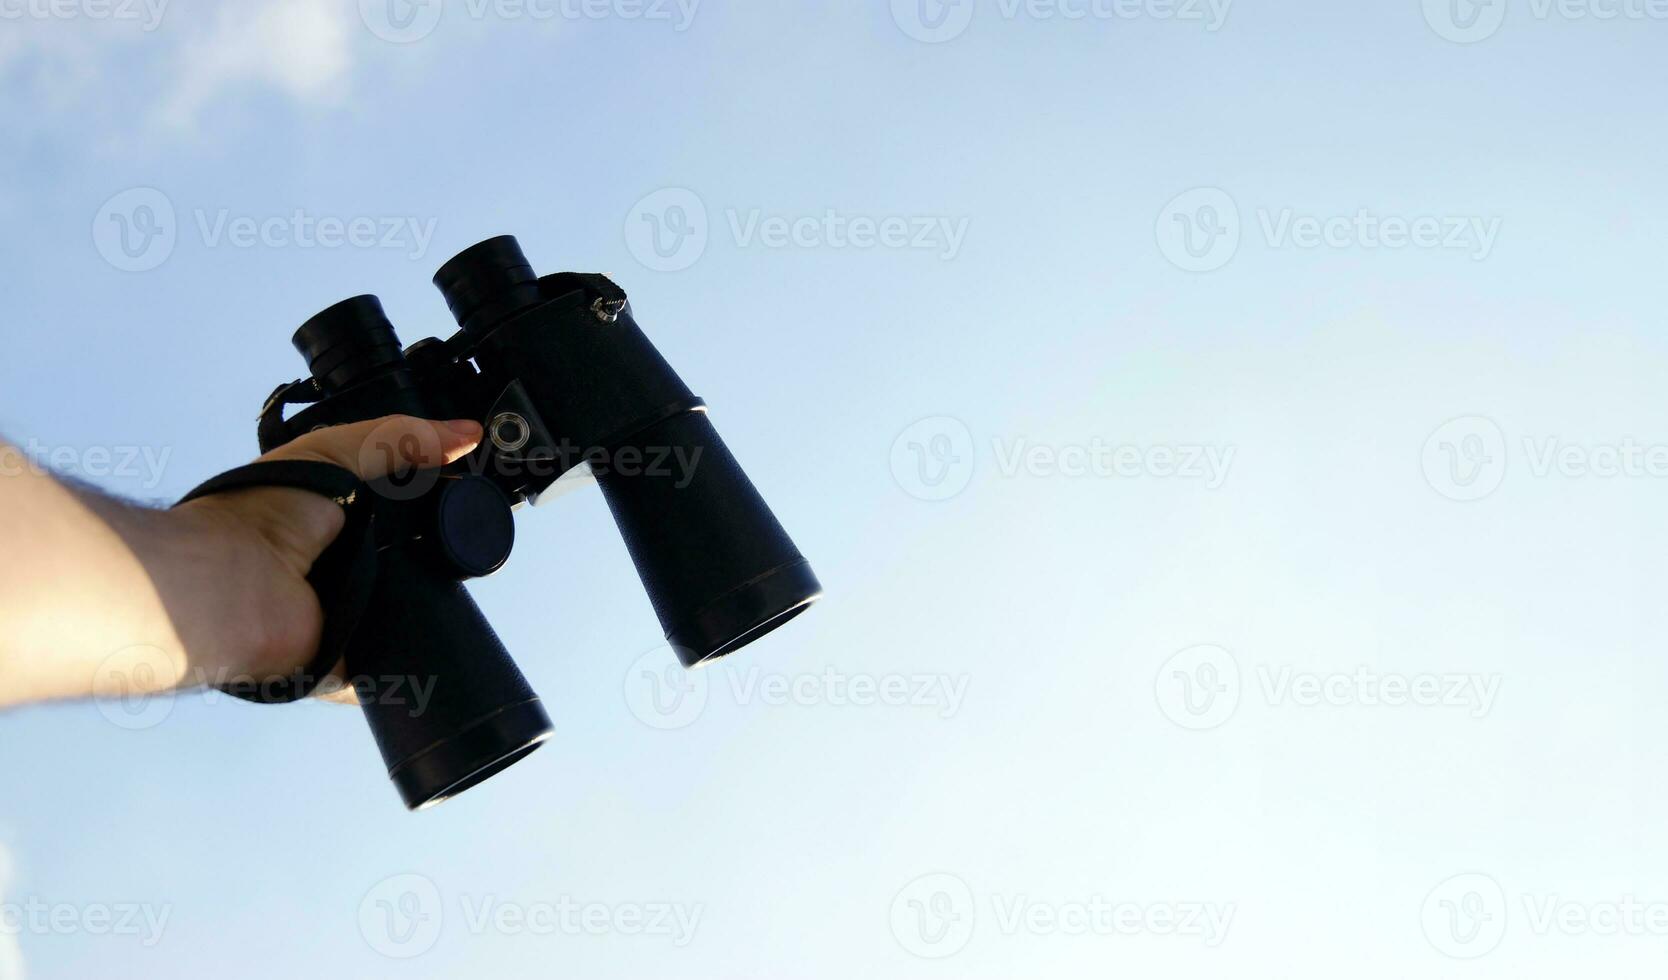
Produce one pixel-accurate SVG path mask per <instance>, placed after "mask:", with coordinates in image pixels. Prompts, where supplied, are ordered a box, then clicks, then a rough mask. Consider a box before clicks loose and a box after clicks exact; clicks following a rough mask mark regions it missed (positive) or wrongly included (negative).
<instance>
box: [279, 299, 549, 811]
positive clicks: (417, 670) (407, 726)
mask: <svg viewBox="0 0 1668 980" xmlns="http://www.w3.org/2000/svg"><path fill="white" fill-rule="evenodd" d="M294 342H295V346H296V348H297V349H298V350H300V351H301V354H302V356H303V357H305V358H307V361H308V365H309V366H310V367H311V369H312V371H313V377H314V379H315V380H316V381H317V382H318V384H319V388H320V390H321V391H322V392H324V393H325V394H326V395H327V396H329V395H337V396H338V397H339V398H340V401H339V402H338V405H339V406H340V408H341V411H340V413H339V414H338V415H337V416H336V417H334V422H336V423H337V424H340V423H345V422H354V421H361V420H364V419H372V418H380V417H382V416H384V415H392V414H407V415H417V416H424V415H427V414H428V413H427V412H426V411H425V410H424V409H425V406H424V404H423V399H422V398H421V396H420V394H419V392H418V389H417V387H416V386H415V384H414V383H413V381H412V379H411V378H410V376H409V372H408V371H407V370H406V368H405V357H404V354H403V353H402V352H401V349H400V344H399V340H398V339H397V337H396V335H395V333H394V327H393V325H392V324H391V323H389V322H388V318H387V317H386V316H385V315H384V314H383V311H382V304H381V303H380V302H378V300H377V299H376V297H374V296H360V297H356V298H354V299H351V300H347V301H345V302H343V303H338V304H337V305H335V306H333V307H331V308H330V309H328V310H325V311H324V312H323V313H320V314H319V315H318V316H316V317H314V318H313V319H311V320H309V321H307V323H306V325H305V326H303V327H302V328H301V329H300V330H299V331H297V332H296V335H295V341H294ZM344 392H346V393H347V394H342V393H344ZM430 475H432V474H430ZM372 486H373V490H377V491H378V492H379V493H383V494H385V495H387V496H388V499H396V498H402V497H407V496H410V495H411V493H412V488H411V487H404V488H400V487H395V486H393V485H392V484H391V483H390V482H388V481H386V480H385V481H376V482H373V484H372ZM460 489H461V490H464V491H465V492H461V493H459V492H452V493H447V492H445V491H448V490H460ZM437 490H438V491H440V492H438V493H437V492H435V491H430V493H431V494H432V495H433V499H434V501H435V503H434V505H433V506H432V507H431V508H430V509H431V511H432V513H433V515H434V517H435V522H438V523H435V522H431V534H430V537H431V538H444V537H446V536H447V535H445V534H444V533H443V532H444V531H446V530H447V529H448V528H456V527H462V528H464V529H465V530H466V532H472V533H469V534H467V537H473V538H477V539H479V538H486V539H498V540H500V541H501V540H502V539H503V538H504V536H505V534H506V533H508V534H510V535H511V536H512V537H513V528H514V524H513V522H510V519H509V503H508V501H503V500H502V499H501V495H500V499H499V504H500V506H501V507H502V518H501V522H500V523H498V524H493V523H491V522H492V519H493V517H494V516H496V512H495V508H494V507H493V500H492V499H491V498H490V497H485V498H483V497H482V496H481V495H482V494H483V493H486V494H497V493H498V492H497V490H496V489H494V488H491V487H490V486H484V485H483V484H481V483H470V484H468V486H467V487H459V486H442V487H438V488H437ZM405 503H406V506H408V508H410V509H412V510H416V509H419V508H420V507H421V502H419V501H407V502H405ZM483 515H484V520H485V521H486V523H481V520H482V516H483ZM505 525H507V529H508V530H507V532H506V526H505ZM373 530H378V529H373ZM383 530H385V529H383ZM454 536H456V535H454ZM468 543H469V542H468V541H467V540H465V542H464V544H465V545H466V546H467V544H468ZM379 545H382V547H380V549H379V551H378V554H377V571H376V578H375V580H374V585H373V586H372V593H371V597H370V600H369V603H368V605H367V606H366V608H365V612H364V614H363V616H362V618H361V619H360V621H359V624H358V626H357V627H356V628H355V629H354V632H353V636H352V638H351V639H350V640H349V643H348V649H347V654H346V660H347V664H346V667H347V673H348V677H349V679H350V681H351V682H352V683H353V685H354V687H355V689H356V691H357V693H358V695H359V702H360V705H361V707H363V709H364V711H365V719H366V721H367V722H369V723H370V727H371V734H372V735H373V736H374V737H375V739H376V742H377V747H378V748H379V749H380V750H381V751H382V758H383V761H384V762H385V763H386V764H387V766H388V775H389V777H390V778H391V779H392V780H393V781H394V785H395V788H396V789H398V790H399V793H400V796H401V798H402V799H404V801H405V804H406V806H407V807H409V808H410V809H413V810H420V809H424V808H426V807H430V806H434V805H435V804H438V803H441V802H443V801H445V800H447V799H449V798H451V797H453V796H456V795H457V794H458V793H461V792H463V791H464V790H466V789H468V788H470V787H471V786H474V785H476V784H477V783H480V782H482V781H484V780H486V779H487V778H489V777H491V776H493V775H495V774H497V773H499V772H501V771H503V770H504V769H506V768H508V767H509V766H511V765H513V764H515V763H516V762H518V761H520V760H521V759H523V758H525V757H526V756H527V755H528V754H529V753H531V752H532V751H533V750H535V749H537V748H538V747H539V746H540V745H542V744H543V743H544V742H545V741H546V740H547V739H549V737H550V735H551V732H552V728H551V725H550V718H549V717H548V716H547V715H546V714H545V711H544V707H543V705H542V704H541V703H540V701H539V698H538V696H537V695H536V694H534V693H533V690H532V688H531V687H529V686H528V684H527V680H526V678H525V677H523V676H522V673H521V670H520V668H518V667H517V666H516V665H515V661H513V660H511V659H510V654H509V651H508V650H506V649H505V648H504V645H503V644H502V643H500V642H499V640H498V635H497V634H496V633H495V632H494V631H493V629H492V626H491V624H489V623H488V622H487V620H486V617H485V616H483V615H482V614H481V611H480V609H479V608H478V607H477V606H476V605H475V602H474V600H473V599H471V598H470V597H469V593H468V592H467V591H465V589H464V587H463V585H462V582H461V575H460V574H459V572H458V570H457V567H456V565H458V564H462V565H468V564H469V563H468V561H463V562H454V563H453V567H448V565H447V563H443V562H439V561H436V560H435V556H434V555H433V554H432V553H427V552H424V551H423V550H421V549H420V548H419V547H418V546H417V545H416V544H415V543H413V542H411V541H407V540H399V539H398V537H397V536H393V539H392V540H388V541H379ZM501 550H502V551H503V552H504V553H506V554H507V551H508V543H507V542H505V543H503V544H502V545H501ZM499 563H501V560H500V562H499ZM495 567H496V566H495V565H493V566H491V567H486V566H482V567H478V568H476V569H473V570H472V572H471V573H472V574H485V573H486V572H487V571H490V570H493V569H494V568H495Z"/></svg>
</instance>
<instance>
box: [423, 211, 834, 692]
mask: <svg viewBox="0 0 1668 980" xmlns="http://www.w3.org/2000/svg"><path fill="white" fill-rule="evenodd" d="M560 278H561V277H551V280H550V281H551V282H552V286H553V288H550V289H544V290H541V289H539V288H537V287H538V283H539V280H536V279H535V278H533V271H532V265H531V264H530V263H529V262H528V261H527V259H526V257H525V256H524V255H522V252H521V248H520V246H519V245H517V244H516V240H515V239H514V238H511V237H508V236H504V237H500V238H493V239H489V240H488V241H485V242H482V243H480V244H479V245H476V246H475V247H473V248H471V249H469V250H467V251H465V252H463V253H462V254H460V255H459V256H457V257H456V258H454V259H453V260H452V261H450V262H448V263H447V264H446V265H445V266H443V267H442V268H441V270H440V272H439V274H437V275H436V276H435V283H436V285H438V286H439V287H440V289H441V292H442V293H443V294H444V295H445V297H446V301H447V305H448V306H450V307H451V309H452V311H453V314H454V316H455V317H456V318H457V320H458V324H459V326H461V327H462V328H463V329H464V331H465V332H466V333H469V334H471V335H472V336H473V337H474V338H475V359H476V361H477V362H478V363H479V364H480V366H481V369H482V371H483V372H486V373H488V374H491V375H494V376H495V382H505V383H507V381H508V380H510V379H517V380H520V381H521V383H522V384H523V385H524V386H525V388H526V390H527V391H528V393H529V394H530V395H531V397H532V399H533V402H534V403H535V404H536V405H537V406H538V409H539V412H540V414H541V415H542V416H543V418H544V419H545V421H546V423H547V424H549V425H550V426H551V427H553V428H554V429H556V430H557V431H556V432H555V433H554V434H555V436H556V437H557V439H558V441H559V442H560V443H561V444H563V445H564V446H566V447H568V448H569V449H570V450H573V451H574V452H576V453H577V454H578V455H582V456H583V457H584V458H585V459H587V460H588V461H589V462H590V464H591V468H592V471H593V473H595V475H596V477H597V482H598V483H599V484H600V485H601V486H602V491H603V494H604V496H605V497H606V498H607V500H608V506H609V509H610V510H611V511H612V512H613V515H614V521H615V523H616V524H617V525H618V526H619V528H620V534H621V536H622V537H624V538H625V542H626V547H627V548H628V549H629V551H630V552H631V558H632V562H633V563H634V564H635V565H636V566H637V574H638V577H639V578H640V579H642V582H643V588H644V589H645V590H646V591H647V592H648V594H649V600H650V602H651V604H652V605H653V606H654V610H655V613H656V615H657V616H658V617H659V619H660V624H661V627H662V628H663V630H664V631H665V635H666V639H667V641H668V642H669V643H670V644H671V645H672V647H673V648H674V649H675V650H676V651H677V654H678V657H679V658H680V659H681V660H682V661H683V663H684V665H685V666H691V667H692V666H695V665H696V664H700V663H704V662H706V661H709V660H713V659H715V658H717V657H721V656H723V655H725V654H728V653H731V652H734V651H735V650H738V649H740V648H741V647H743V646H745V645H746V644H748V643H750V642H752V641H753V640H754V639H757V638H758V637H760V636H763V635H764V634H765V633H768V632H770V631H771V630H772V629H774V628H776V627H777V626H780V625H781V624H783V623H785V622H787V621H788V620H789V619H792V618H793V617H794V616H795V615H797V614H798V613H800V612H802V611H804V610H805V608H806V607H808V606H809V605H810V604H811V603H812V602H814V601H816V600H817V599H818V598H819V597H820V596H821V594H822V587H821V585H820V584H819V583H818V582H817V578H816V575H815V574H814V573H813V572H812V571H811V566H810V564H809V563H808V562H807V561H806V560H805V557H804V556H803V555H801V554H800V553H799V549H798V548H797V547H795V546H794V543H793V540H792V539H791V538H789V537H788V535H787V532H786V531H784V530H783V529H782V525H781V524H780V523H779V522H778V521H777V520H776V517H775V515H774V514H772V513H771V510H770V507H769V506H768V505H766V504H765V502H764V498H763V497H761V496H760V495H759V492H758V491H757V490H755V489H754V487H753V484H752V483H751V482H750V481H749V480H748V479H747V474H746V473H744V472H742V469H741V466H740V465H739V464H738V463H737V462H736V460H735V457H734V456H733V455H731V453H730V450H729V448H728V447H726V446H725V445H724V442H723V440H722V439H720V438H719V436H718V432H717V430H716V429H714V428H713V426H712V423H711V421H710V420H709V419H708V418H707V414H706V406H705V405H704V404H703V403H702V401H701V400H700V399H699V398H696V397H695V396H694V394H692V393H691V392H690V390H689V388H688V387H687V386H686V385H685V384H684V383H683V380H682V379H680V378H679V377H678V375H677V373H676V372H674V371H673V370H672V368H671V366H670V365H669V364H667V363H666V360H665V358H663V357H661V356H660V352H659V351H657V350H656V349H655V347H654V345H653V344H651V343H650V342H649V339H648V338H647V337H646V336H644V334H643V331H642V330H641V329H639V328H638V326H637V323H636V320H635V319H634V318H633V317H632V314H631V307H630V306H629V305H624V306H623V307H622V308H621V309H619V310H618V311H617V312H615V313H613V315H612V316H608V317H605V316H601V315H599V314H598V313H597V310H596V307H595V305H594V304H593V303H591V302H590V300H589V297H588V296H587V295H586V294H585V293H584V292H583V291H582V290H567V291H566V292H563V287H562V286H560V285H558V284H556V283H555V281H556V280H559V279H560ZM552 294H554V295H552Z"/></svg>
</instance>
